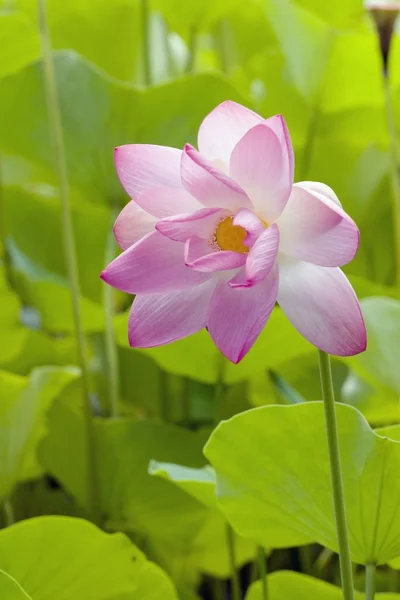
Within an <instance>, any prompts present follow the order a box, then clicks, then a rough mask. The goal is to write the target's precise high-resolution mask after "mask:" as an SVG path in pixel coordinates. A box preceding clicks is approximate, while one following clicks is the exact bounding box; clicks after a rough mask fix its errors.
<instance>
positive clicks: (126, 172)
mask: <svg viewBox="0 0 400 600" xmlns="http://www.w3.org/2000/svg"><path fill="white" fill-rule="evenodd" d="M181 154H182V152H181V151H180V150H177V149H176V148H169V147H167V146H152V145H150V144H127V145H126V146H119V147H118V148H115V150H114V160H115V167H116V169H117V173H118V177H119V180H120V182H121V184H122V187H123V188H124V190H125V191H126V193H127V194H128V195H129V196H130V197H131V198H135V199H136V196H138V195H139V194H140V193H142V192H143V191H144V190H146V189H148V188H149V187H153V186H154V185H166V186H170V187H181V178H180V165H181Z"/></svg>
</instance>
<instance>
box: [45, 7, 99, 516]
mask: <svg viewBox="0 0 400 600" xmlns="http://www.w3.org/2000/svg"><path fill="white" fill-rule="evenodd" d="M38 18H39V32H40V38H41V45H42V53H43V69H44V89H45V96H46V102H47V110H48V115H49V124H50V130H51V135H52V139H53V147H54V158H55V167H56V171H57V175H58V187H59V194H60V204H61V225H62V238H63V245H64V255H65V262H66V267H67V272H68V279H69V284H70V288H71V300H72V307H73V315H74V325H75V335H76V339H77V346H78V356H79V364H80V367H81V373H82V388H83V410H84V424H85V434H86V459H87V477H88V480H87V499H88V507H89V511H90V514H91V516H92V519H93V521H95V522H96V523H99V520H100V519H99V516H100V511H99V505H98V499H99V494H98V482H97V470H96V452H95V429H94V422H93V415H92V408H91V402H90V377H89V366H88V362H87V353H86V341H85V335H84V332H83V327H82V317H81V309H80V304H79V298H80V293H79V277H78V266H77V260H76V250H75V241H74V234H73V225H72V218H71V211H70V206H69V185H68V171H67V161H66V154H65V147H64V138H63V131H62V124H61V114H60V106H59V100H58V91H57V83H56V78H55V73H54V65H53V58H52V50H51V41H50V33H49V28H48V23H47V13H46V3H45V0H38Z"/></svg>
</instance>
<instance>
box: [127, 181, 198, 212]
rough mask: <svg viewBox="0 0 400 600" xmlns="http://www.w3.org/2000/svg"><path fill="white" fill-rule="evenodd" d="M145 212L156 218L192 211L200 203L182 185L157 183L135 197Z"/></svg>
mask: <svg viewBox="0 0 400 600" xmlns="http://www.w3.org/2000/svg"><path fill="white" fill-rule="evenodd" d="M135 201H136V204H139V206H141V207H142V208H143V209H144V210H145V211H146V212H148V213H150V214H151V215H154V216H155V217H157V218H158V219H163V218H164V217H171V216H172V215H178V214H181V213H187V212H194V211H195V210H199V209H200V208H201V207H202V205H201V204H200V202H198V201H197V200H196V199H195V198H193V196H191V195H190V194H189V192H187V191H186V190H185V189H184V188H183V187H182V188H176V187H175V188H173V187H167V186H162V185H157V186H154V187H151V188H148V189H147V190H145V191H144V192H142V193H141V194H139V195H138V197H137V198H136V199H135Z"/></svg>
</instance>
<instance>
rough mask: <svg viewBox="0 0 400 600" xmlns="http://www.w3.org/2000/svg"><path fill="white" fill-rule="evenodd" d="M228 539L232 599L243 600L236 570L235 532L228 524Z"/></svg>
mask: <svg viewBox="0 0 400 600" xmlns="http://www.w3.org/2000/svg"><path fill="white" fill-rule="evenodd" d="M226 541H227V545H228V555H229V565H230V570H231V584H232V600H241V594H240V583H239V577H238V572H237V570H236V552H235V534H234V532H233V529H232V527H231V526H230V525H227V526H226Z"/></svg>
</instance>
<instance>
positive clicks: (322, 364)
mask: <svg viewBox="0 0 400 600" xmlns="http://www.w3.org/2000/svg"><path fill="white" fill-rule="evenodd" d="M318 352H319V369H320V376H321V388H322V397H323V401H324V408H325V424H326V435H327V441H328V451H329V462H330V468H331V481H332V496H333V506H334V511H335V520H336V531H337V538H338V548H339V559H340V574H341V579H342V592H343V600H354V589H353V571H352V564H351V557H350V544H349V537H348V530H347V522H346V508H345V503H344V493H343V480H342V468H341V462H340V452H339V436H338V431H337V422H336V409H335V397H334V392H333V382H332V372H331V363H330V358H329V354H327V353H326V352H323V351H322V350H319V351H318Z"/></svg>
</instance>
